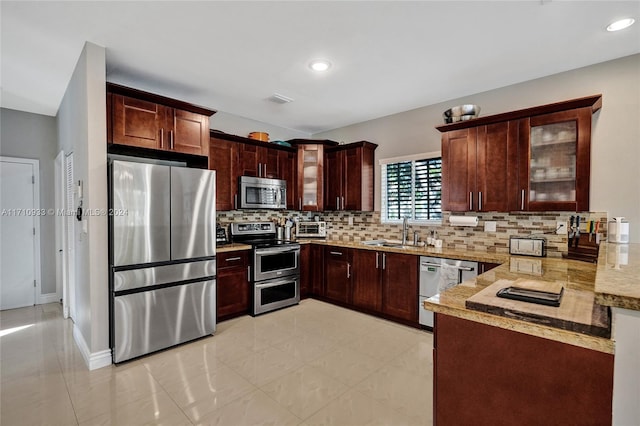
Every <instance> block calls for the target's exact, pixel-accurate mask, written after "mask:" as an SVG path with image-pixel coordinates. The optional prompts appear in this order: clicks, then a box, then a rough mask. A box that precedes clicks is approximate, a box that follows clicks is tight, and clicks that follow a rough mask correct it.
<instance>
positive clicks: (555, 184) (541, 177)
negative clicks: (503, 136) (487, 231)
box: [518, 107, 593, 211]
mask: <svg viewBox="0 0 640 426" xmlns="http://www.w3.org/2000/svg"><path fill="white" fill-rule="evenodd" d="M592 114H593V109H592V108H590V107H585V108H577V109H572V110H568V111H561V112H555V113H551V114H544V115H537V116H532V117H529V118H524V119H522V120H521V121H520V131H519V134H520V155H519V158H520V165H519V170H520V176H519V180H518V181H519V182H520V209H521V210H527V211H587V210H588V209H589V175H590V173H589V170H590V147H591V116H592Z"/></svg>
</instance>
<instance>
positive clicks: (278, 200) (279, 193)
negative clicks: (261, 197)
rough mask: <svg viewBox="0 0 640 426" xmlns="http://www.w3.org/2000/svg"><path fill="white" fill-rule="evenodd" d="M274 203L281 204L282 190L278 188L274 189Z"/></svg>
mask: <svg viewBox="0 0 640 426" xmlns="http://www.w3.org/2000/svg"><path fill="white" fill-rule="evenodd" d="M265 170H266V168H265ZM276 205H277V206H278V207H280V206H281V205H282V190H281V189H280V188H278V189H276Z"/></svg>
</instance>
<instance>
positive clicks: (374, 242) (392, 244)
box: [362, 240, 410, 249]
mask: <svg viewBox="0 0 640 426" xmlns="http://www.w3.org/2000/svg"><path fill="white" fill-rule="evenodd" d="M362 244H364V245H365V246H375V247H392V248H401V249H404V248H408V247H410V246H403V245H402V244H401V243H395V242H391V241H387V240H370V241H363V242H362Z"/></svg>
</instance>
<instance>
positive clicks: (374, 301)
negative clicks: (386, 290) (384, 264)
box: [352, 250, 382, 312]
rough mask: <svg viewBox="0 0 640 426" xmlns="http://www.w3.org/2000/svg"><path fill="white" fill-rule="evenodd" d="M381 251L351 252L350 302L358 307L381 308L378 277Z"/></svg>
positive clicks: (380, 289)
mask: <svg viewBox="0 0 640 426" xmlns="http://www.w3.org/2000/svg"><path fill="white" fill-rule="evenodd" d="M381 259H382V253H379V252H377V251H371V250H354V252H353V293H352V303H353V305H355V306H357V307H359V308H365V309H370V310H373V311H376V312H379V311H381V309H382V282H381V277H380V271H381Z"/></svg>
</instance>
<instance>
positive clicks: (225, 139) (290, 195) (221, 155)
mask: <svg viewBox="0 0 640 426" xmlns="http://www.w3.org/2000/svg"><path fill="white" fill-rule="evenodd" d="M209 144H210V145H209V150H210V152H211V155H210V156H209V169H210V170H217V171H218V173H217V175H216V178H217V190H218V192H217V194H216V207H217V210H218V211H225V210H234V209H236V208H237V204H238V203H237V201H238V200H237V196H238V177H239V176H256V177H266V178H272V179H274V178H275V179H283V180H285V181H286V182H287V209H290V210H293V209H295V207H296V204H295V200H296V150H295V149H293V148H289V147H283V146H279V145H269V144H266V143H264V142H256V141H254V140H252V139H249V138H243V137H241V136H234V135H229V134H226V133H221V132H216V131H211V132H210V142H209Z"/></svg>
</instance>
